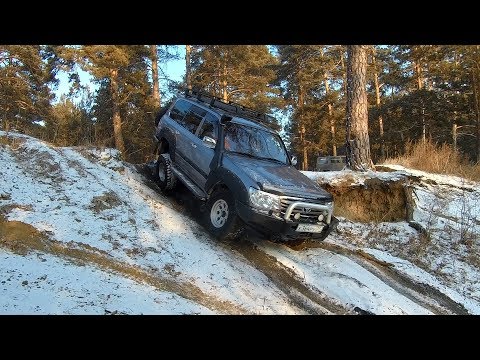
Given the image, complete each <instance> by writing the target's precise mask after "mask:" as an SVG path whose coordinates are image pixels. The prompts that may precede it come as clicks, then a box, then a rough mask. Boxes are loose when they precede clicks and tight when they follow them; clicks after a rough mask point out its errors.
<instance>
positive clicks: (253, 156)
mask: <svg viewBox="0 0 480 360" xmlns="http://www.w3.org/2000/svg"><path fill="white" fill-rule="evenodd" d="M229 153H232V154H239V155H245V156H248V157H251V158H255V159H258V157H257V156H255V155H252V154H250V153H246V152H241V151H229Z"/></svg>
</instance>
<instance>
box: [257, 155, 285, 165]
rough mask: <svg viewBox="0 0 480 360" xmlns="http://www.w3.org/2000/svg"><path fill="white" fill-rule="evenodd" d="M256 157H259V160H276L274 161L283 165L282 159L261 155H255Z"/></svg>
mask: <svg viewBox="0 0 480 360" xmlns="http://www.w3.org/2000/svg"><path fill="white" fill-rule="evenodd" d="M256 158H257V159H261V160H271V161H276V162H279V163H280V164H283V165H285V162H284V161H282V160H278V159H274V158H271V157H262V156H256Z"/></svg>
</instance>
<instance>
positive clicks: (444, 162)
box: [384, 140, 480, 181]
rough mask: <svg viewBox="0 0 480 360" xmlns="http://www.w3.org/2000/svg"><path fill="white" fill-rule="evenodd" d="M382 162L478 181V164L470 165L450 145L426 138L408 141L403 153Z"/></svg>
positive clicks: (479, 177)
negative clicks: (423, 140)
mask: <svg viewBox="0 0 480 360" xmlns="http://www.w3.org/2000/svg"><path fill="white" fill-rule="evenodd" d="M384 163H386V164H387V163H388V164H397V165H402V166H405V167H408V168H412V169H417V170H422V171H426V172H431V173H437V174H447V175H457V176H461V177H464V178H466V179H470V180H475V181H480V164H478V163H477V164H475V165H472V164H471V163H470V162H469V161H468V160H467V159H466V158H465V157H463V156H462V155H461V154H460V153H459V152H457V151H454V150H453V148H452V147H451V146H450V145H448V144H442V145H438V144H436V143H434V142H433V141H432V140H427V141H426V142H425V143H423V142H417V143H414V142H408V143H407V145H406V153H405V155H403V156H399V157H396V158H389V159H386V160H385V162H384Z"/></svg>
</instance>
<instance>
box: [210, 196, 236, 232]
mask: <svg viewBox="0 0 480 360" xmlns="http://www.w3.org/2000/svg"><path fill="white" fill-rule="evenodd" d="M205 217H206V219H205V220H206V223H207V228H208V230H209V231H210V233H211V234H212V235H213V236H215V237H216V238H218V239H233V238H235V237H236V236H237V235H238V234H239V232H240V230H241V220H240V218H239V217H238V215H237V210H236V208H235V201H234V199H233V197H232V195H231V193H230V191H228V190H219V191H217V192H215V193H214V194H213V195H212V196H211V197H210V199H208V201H207V207H206V211H205Z"/></svg>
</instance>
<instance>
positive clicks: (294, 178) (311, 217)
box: [155, 90, 337, 241]
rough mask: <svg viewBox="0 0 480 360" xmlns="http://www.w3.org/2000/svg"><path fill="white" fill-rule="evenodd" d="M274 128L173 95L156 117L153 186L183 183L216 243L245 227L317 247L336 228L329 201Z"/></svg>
mask: <svg viewBox="0 0 480 360" xmlns="http://www.w3.org/2000/svg"><path fill="white" fill-rule="evenodd" d="M275 126H278V125H276V120H275V119H274V118H272V117H271V116H269V115H266V114H261V113H258V112H256V111H254V110H251V109H248V108H245V107H243V106H241V105H239V104H234V103H231V102H229V103H226V102H223V101H221V100H220V99H218V98H216V97H214V96H211V95H208V94H205V93H201V92H196V91H191V90H189V91H187V92H186V93H185V95H180V96H177V97H176V98H175V99H174V101H172V103H171V104H170V105H169V106H168V107H167V108H165V109H164V111H162V112H161V113H160V114H159V116H158V117H157V126H156V131H155V140H156V143H157V147H156V152H157V153H158V160H157V162H156V170H155V175H156V179H157V182H158V185H159V187H160V188H161V189H162V190H163V191H171V190H173V189H174V188H175V186H176V184H177V181H181V182H182V183H184V184H185V186H186V187H187V188H188V189H189V190H190V191H191V193H192V195H193V196H195V197H197V198H198V199H200V200H201V201H202V202H204V204H205V207H204V210H205V211H204V214H205V220H206V224H207V228H208V230H209V231H210V232H211V233H212V234H213V235H215V236H216V237H218V238H228V237H232V236H233V235H234V234H236V233H237V230H239V229H240V228H242V227H243V226H244V225H247V226H249V227H251V228H253V229H255V230H256V231H257V232H259V233H261V234H263V235H268V236H270V237H273V238H277V239H281V240H285V241H287V240H291V239H298V238H305V237H310V238H316V239H321V240H323V239H324V238H325V237H326V236H327V235H328V234H329V233H330V232H331V231H332V229H333V227H334V224H336V221H337V220H336V219H335V218H334V217H333V216H332V215H333V198H332V195H331V194H329V193H328V192H326V191H325V190H323V189H322V188H321V187H320V186H319V185H318V184H317V183H315V182H314V181H312V180H310V179H309V178H308V177H306V176H305V175H303V174H302V173H300V172H299V171H298V170H297V169H295V167H294V166H293V165H295V161H292V160H293V159H292V158H291V157H290V156H289V154H288V152H287V150H286V148H285V145H284V143H283V141H282V139H281V138H280V136H279V135H278V133H277V132H276V131H275V130H274V127H275Z"/></svg>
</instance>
